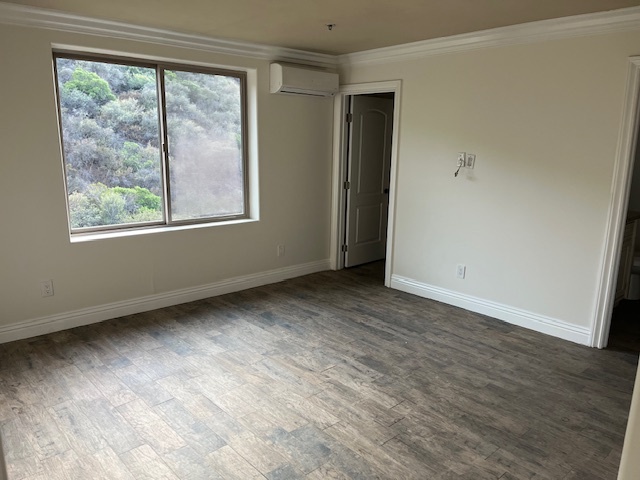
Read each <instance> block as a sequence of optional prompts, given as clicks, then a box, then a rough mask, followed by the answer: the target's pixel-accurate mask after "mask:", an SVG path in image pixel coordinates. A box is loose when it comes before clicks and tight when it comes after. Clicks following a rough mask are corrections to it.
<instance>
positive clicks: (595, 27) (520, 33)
mask: <svg viewBox="0 0 640 480" xmlns="http://www.w3.org/2000/svg"><path fill="white" fill-rule="evenodd" d="M0 24H8V25H20V26H26V27H37V28H46V29H52V30H60V31H65V32H72V33H83V34H88V35H98V36H103V37H111V38H119V39H125V40H134V41H139V42H146V43H154V44H159V45H166V46H172V47H181V48H190V49H195V50H204V51H208V52H212V53H220V54H227V55H236V56H241V57H246V58H254V59H259V60H267V61H282V62H291V63H304V64H307V65H313V66H318V67H324V68H332V69H335V68H336V67H338V66H351V65H354V66H355V65H375V64H381V63H392V62H401V61H407V60H416V59H419V58H424V57H430V56H434V55H444V54H449V53H459V52H465V51H470V50H475V49H479V48H488V47H499V46H507V45H517V44H525V43H535V42H542V41H548V40H558V39H563V38H571V37H580V36H586V35H598V34H606V33H616V32H624V31H629V30H636V29H640V7H630V8H623V9H619V10H611V11H608V12H601V13H589V14H585V15H576V16H572V17H563V18H556V19H551V20H541V21H538V22H530V23H524V24H520V25H513V26H509V27H500V28H494V29H490V30H482V31H478V32H471V33H464V34H461V35H453V36H449V37H442V38H434V39H431V40H423V41H419V42H412V43H405V44H402V45H394V46H391V47H383V48H377V49H373V50H365V51H362V52H355V53H348V54H344V55H337V56H336V55H329V54H323V53H315V52H309V51H305V50H296V49H292V48H284V47H277V46H273V45H261V44H257V43H250V42H242V41H238V40H228V39H219V38H212V37H207V36H203V35H191V34H186V33H179V32H174V31H171V30H163V29H158V28H151V27H142V26H139V25H134V24H130V23H124V22H115V21H111V20H103V19H98V18H92V17H86V16H82V15H75V14H70V13H65V12H60V11H57V10H49V9H44V8H37V7H27V6H23V5H17V4H11V3H5V2H0Z"/></svg>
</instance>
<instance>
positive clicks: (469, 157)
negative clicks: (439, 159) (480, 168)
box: [465, 153, 476, 168]
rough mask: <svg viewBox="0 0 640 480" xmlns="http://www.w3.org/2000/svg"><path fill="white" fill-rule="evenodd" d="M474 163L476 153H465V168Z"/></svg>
mask: <svg viewBox="0 0 640 480" xmlns="http://www.w3.org/2000/svg"><path fill="white" fill-rule="evenodd" d="M475 165H476V154H475V153H467V155H466V164H465V166H466V167H467V168H473V167H474V166H475Z"/></svg>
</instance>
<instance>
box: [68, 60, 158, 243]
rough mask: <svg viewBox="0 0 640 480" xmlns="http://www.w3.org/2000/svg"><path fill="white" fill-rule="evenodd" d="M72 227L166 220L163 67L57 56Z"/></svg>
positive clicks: (93, 226) (96, 226)
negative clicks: (161, 98) (161, 96)
mask: <svg viewBox="0 0 640 480" xmlns="http://www.w3.org/2000/svg"><path fill="white" fill-rule="evenodd" d="M56 76H57V82H58V92H59V101H60V119H61V127H62V139H63V149H64V163H65V174H66V180H67V195H68V199H69V214H70V219H69V220H70V224H71V229H72V230H74V229H75V230H77V229H82V228H87V227H92V228H98V229H99V228H100V227H105V226H117V225H124V224H147V223H149V222H151V223H153V222H162V221H163V212H162V210H163V208H162V205H163V200H162V197H163V193H162V192H163V185H162V173H161V171H162V168H161V156H160V148H159V145H160V128H159V123H158V92H157V81H156V70H155V69H154V68H148V67H140V66H133V65H120V64H115V63H108V62H97V61H89V60H80V59H75V58H63V57H56Z"/></svg>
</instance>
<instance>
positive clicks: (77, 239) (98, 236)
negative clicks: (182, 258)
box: [70, 218, 258, 243]
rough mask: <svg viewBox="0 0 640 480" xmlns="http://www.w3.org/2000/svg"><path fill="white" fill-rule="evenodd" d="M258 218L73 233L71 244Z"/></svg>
mask: <svg viewBox="0 0 640 480" xmlns="http://www.w3.org/2000/svg"><path fill="white" fill-rule="evenodd" d="M257 221H258V219H257V218H242V219H239V220H227V221H224V222H210V223H194V224H189V225H171V226H167V225H161V226H153V227H147V228H131V229H126V230H114V231H110V232H88V233H72V234H71V235H70V241H71V243H83V242H93V241H96V240H107V239H110V238H122V237H133V236H138V235H149V234H154V233H165V232H178V231H182V230H195V229H199V228H212V227H222V226H226V225H240V224H244V223H253V222H257Z"/></svg>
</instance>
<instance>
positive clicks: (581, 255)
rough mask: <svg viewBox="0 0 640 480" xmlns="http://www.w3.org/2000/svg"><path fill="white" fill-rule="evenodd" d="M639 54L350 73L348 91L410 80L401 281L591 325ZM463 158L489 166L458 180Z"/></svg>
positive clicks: (596, 48) (630, 38) (561, 48)
mask: <svg viewBox="0 0 640 480" xmlns="http://www.w3.org/2000/svg"><path fill="white" fill-rule="evenodd" d="M638 45H640V31H637V32H633V33H622V34H615V35H601V36H593V37H584V38H574V39H565V40H559V41H548V42H541V43H536V44H531V45H519V46H506V47H496V48H485V49H478V50H473V51H469V52H466V53H459V54H449V55H444V56H434V57H430V58H423V59H419V60H414V61H402V62H391V63H388V64H386V65H370V66H352V67H350V68H346V69H345V71H344V72H343V77H342V81H343V83H360V82H373V81H383V80H395V79H401V80H402V105H401V113H400V117H401V125H400V144H399V149H400V150H399V161H398V185H397V189H396V192H397V204H396V207H397V211H396V231H395V243H394V267H393V272H392V273H393V274H394V275H400V276H403V277H406V278H409V279H412V280H415V281H417V282H420V283H422V284H426V285H430V286H435V287H437V288H441V289H447V290H450V291H454V292H459V293H462V294H465V295H468V296H472V297H477V298H480V299H483V300H488V301H491V302H496V303H498V304H501V305H506V306H508V307H514V308H517V309H522V310H525V311H528V312H533V313H534V314H536V315H542V316H546V317H551V318H553V319H557V320H560V321H562V322H566V323H569V324H573V325H576V326H580V327H585V328H588V327H590V325H591V322H592V320H593V318H594V308H595V299H596V289H597V284H598V280H599V275H600V268H601V262H602V257H603V248H604V238H605V226H606V221H607V215H608V207H609V203H610V195H611V183H612V175H613V165H614V157H615V153H616V146H617V141H618V133H619V129H620V120H621V114H622V107H623V98H624V88H625V81H626V75H627V67H628V60H627V58H628V57H629V56H631V55H635V54H640V47H638ZM458 151H466V152H470V153H475V154H476V155H477V160H476V167H475V170H473V171H472V172H463V173H462V174H461V175H460V176H459V177H458V178H454V176H453V173H454V170H455V165H456V153H457V152H458ZM458 263H462V264H466V265H467V278H466V279H465V280H459V279H457V278H456V276H455V271H456V264H458Z"/></svg>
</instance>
